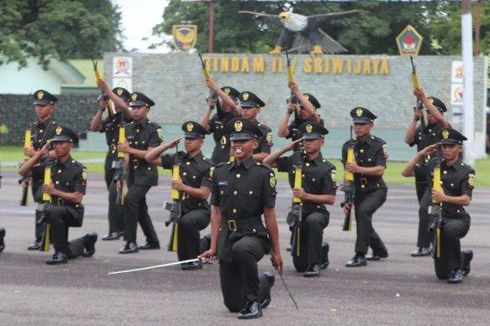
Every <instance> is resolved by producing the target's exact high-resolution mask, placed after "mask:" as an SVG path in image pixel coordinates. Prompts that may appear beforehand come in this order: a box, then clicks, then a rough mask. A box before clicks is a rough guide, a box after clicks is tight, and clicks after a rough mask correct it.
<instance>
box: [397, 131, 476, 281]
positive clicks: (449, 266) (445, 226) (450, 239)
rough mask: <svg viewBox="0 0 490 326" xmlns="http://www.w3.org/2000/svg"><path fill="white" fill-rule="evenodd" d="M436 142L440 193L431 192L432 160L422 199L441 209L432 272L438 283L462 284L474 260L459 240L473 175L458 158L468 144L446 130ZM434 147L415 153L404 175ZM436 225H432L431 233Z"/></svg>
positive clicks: (465, 224) (465, 222)
mask: <svg viewBox="0 0 490 326" xmlns="http://www.w3.org/2000/svg"><path fill="white" fill-rule="evenodd" d="M437 138H438V140H439V144H440V145H442V162H440V169H441V186H442V189H441V190H440V191H436V190H434V189H431V186H432V183H433V180H432V178H433V170H434V166H435V165H436V164H437V163H438V162H437V161H438V159H437V158H432V159H431V161H430V162H429V164H428V169H427V174H426V177H427V184H428V187H427V189H428V191H427V192H426V194H425V195H424V197H426V196H427V197H429V199H430V200H431V201H432V200H434V201H436V202H438V203H441V206H442V210H441V217H442V223H441V224H442V230H441V242H440V257H437V254H436V251H437V250H436V249H437V248H435V250H434V251H435V252H434V253H433V256H434V262H435V271H436V275H437V277H438V278H439V279H447V280H448V282H449V283H461V282H462V281H463V277H464V276H466V275H468V274H469V273H470V261H471V259H472V258H473V252H472V251H471V250H464V251H461V244H460V239H461V238H463V237H465V236H466V234H467V233H468V231H469V229H470V215H469V214H468V213H467V212H466V211H465V209H464V208H463V206H468V205H469V204H470V202H471V196H472V193H473V188H474V178H475V171H474V170H473V169H472V168H471V167H470V166H468V165H466V164H465V163H463V162H462V161H461V159H460V158H459V154H460V153H461V151H462V145H463V141H465V140H467V138H466V137H465V136H463V135H462V134H460V133H459V132H458V131H457V130H455V129H452V128H448V129H443V130H442V131H441V132H439V133H438V135H437ZM437 146H438V144H432V145H429V146H427V147H425V148H424V149H422V150H421V151H419V152H417V154H415V156H414V157H413V158H412V160H410V161H409V162H408V163H407V166H406V167H405V169H404V170H403V175H404V176H413V175H415V173H416V172H415V171H416V169H417V167H416V164H417V162H419V161H420V159H421V158H423V157H426V156H427V155H432V156H435V155H434V154H435V152H436V151H437V150H438V149H437ZM426 214H427V215H428V213H426ZM427 218H428V217H427ZM436 218H437V217H436ZM436 222H437V221H432V223H431V224H432V225H431V229H432V232H434V224H435V223H436ZM428 228H429V226H428Z"/></svg>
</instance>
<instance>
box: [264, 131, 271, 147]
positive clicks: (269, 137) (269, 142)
mask: <svg viewBox="0 0 490 326" xmlns="http://www.w3.org/2000/svg"><path fill="white" fill-rule="evenodd" d="M265 141H266V142H267V144H270V145H272V132H268V133H267V136H266V138H265Z"/></svg>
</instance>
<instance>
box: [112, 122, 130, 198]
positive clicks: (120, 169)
mask: <svg viewBox="0 0 490 326" xmlns="http://www.w3.org/2000/svg"><path fill="white" fill-rule="evenodd" d="M125 142H126V129H125V128H124V126H121V127H119V138H118V144H122V143H125ZM126 156H127V155H126V154H125V153H123V152H120V151H117V161H115V162H114V168H115V170H116V171H115V173H114V180H116V181H119V182H120V183H121V187H120V190H118V192H117V196H116V203H118V204H119V205H121V206H123V205H124V201H125V199H126V195H127V193H128V182H127V179H126V178H127V176H128V166H127V163H126Z"/></svg>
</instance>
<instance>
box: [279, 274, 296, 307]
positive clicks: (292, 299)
mask: <svg viewBox="0 0 490 326" xmlns="http://www.w3.org/2000/svg"><path fill="white" fill-rule="evenodd" d="M276 271H277V274H279V278H280V279H281V281H282V285H284V288H285V289H286V292H287V293H288V294H289V297H290V298H291V301H292V302H293V303H294V306H295V307H296V310H299V307H298V304H297V303H296V300H294V297H293V294H292V293H291V290H290V289H289V286H288V285H287V284H286V281H284V279H283V278H282V273H281V272H280V271H279V270H278V269H276Z"/></svg>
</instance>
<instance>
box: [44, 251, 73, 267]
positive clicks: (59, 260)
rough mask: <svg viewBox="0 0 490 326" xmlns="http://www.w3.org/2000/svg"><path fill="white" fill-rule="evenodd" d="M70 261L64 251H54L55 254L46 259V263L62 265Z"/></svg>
mask: <svg viewBox="0 0 490 326" xmlns="http://www.w3.org/2000/svg"><path fill="white" fill-rule="evenodd" d="M67 261H68V257H67V256H66V254H65V253H64V252H62V251H57V252H55V253H54V255H53V256H51V257H49V259H48V260H47V261H46V264H48V265H60V264H66V263H67Z"/></svg>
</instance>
